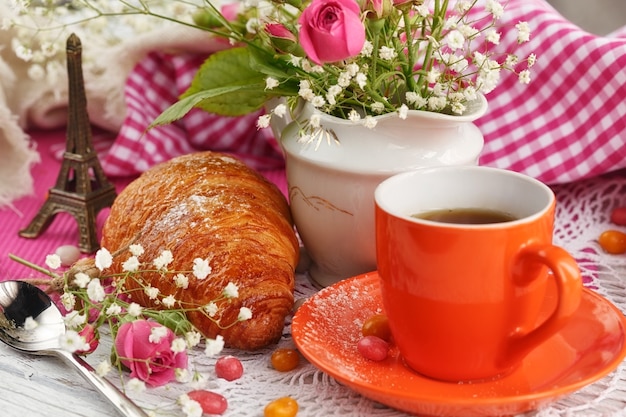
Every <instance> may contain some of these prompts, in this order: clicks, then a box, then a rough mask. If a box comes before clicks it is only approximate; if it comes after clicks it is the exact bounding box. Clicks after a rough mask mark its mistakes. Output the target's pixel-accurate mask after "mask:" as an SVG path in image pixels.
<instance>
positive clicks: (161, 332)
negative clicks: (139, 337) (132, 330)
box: [148, 326, 168, 344]
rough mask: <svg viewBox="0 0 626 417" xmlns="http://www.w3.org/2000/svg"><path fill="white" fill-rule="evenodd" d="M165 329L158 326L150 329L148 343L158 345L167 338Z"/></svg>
mask: <svg viewBox="0 0 626 417" xmlns="http://www.w3.org/2000/svg"><path fill="white" fill-rule="evenodd" d="M167 330H168V329H167V327H165V326H158V327H153V328H151V329H150V336H148V341H149V342H150V343H155V344H158V343H160V342H161V340H162V339H163V338H164V337H165V336H167Z"/></svg>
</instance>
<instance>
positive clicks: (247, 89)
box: [182, 47, 273, 116]
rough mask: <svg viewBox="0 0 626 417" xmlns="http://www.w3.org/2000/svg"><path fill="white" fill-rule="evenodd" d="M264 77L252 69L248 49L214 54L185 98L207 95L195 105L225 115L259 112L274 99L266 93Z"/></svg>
mask: <svg viewBox="0 0 626 417" xmlns="http://www.w3.org/2000/svg"><path fill="white" fill-rule="evenodd" d="M265 78H266V76H265V74H263V73H262V72H259V71H258V70H256V69H253V68H252V67H251V59H250V51H249V48H247V47H240V48H231V49H226V50H223V51H219V52H216V53H214V54H212V55H211V56H210V57H209V58H207V60H206V61H205V62H204V63H203V64H202V66H201V67H200V69H199V70H198V72H197V73H196V76H195V77H194V79H193V81H192V83H191V86H190V87H189V89H188V90H187V91H186V92H185V93H184V94H183V95H182V98H187V97H191V96H194V95H195V94H196V93H200V92H203V93H206V94H207V95H206V96H205V97H204V98H203V99H202V100H199V101H197V102H195V100H193V101H194V104H193V106H194V107H199V108H202V109H204V110H206V111H208V112H211V113H216V114H221V115H223V116H242V115H244V114H248V113H251V112H253V111H256V110H259V109H260V108H262V107H263V104H265V102H266V101H267V100H268V99H269V98H270V97H272V96H273V94H268V93H267V91H265Z"/></svg>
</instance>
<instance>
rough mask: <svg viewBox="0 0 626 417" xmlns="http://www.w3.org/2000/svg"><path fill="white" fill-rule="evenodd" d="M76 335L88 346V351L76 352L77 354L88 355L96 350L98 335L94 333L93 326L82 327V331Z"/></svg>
mask: <svg viewBox="0 0 626 417" xmlns="http://www.w3.org/2000/svg"><path fill="white" fill-rule="evenodd" d="M78 334H79V335H81V336H82V337H83V338H84V339H85V343H87V345H89V349H85V350H77V351H76V353H77V354H79V355H88V354H90V353H92V352H93V351H94V350H96V348H97V347H98V344H99V343H100V341H99V339H98V333H97V332H96V328H95V327H94V326H93V324H86V325H85V327H83V329H82V330H81V331H80V332H78Z"/></svg>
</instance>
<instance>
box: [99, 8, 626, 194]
mask: <svg viewBox="0 0 626 417" xmlns="http://www.w3.org/2000/svg"><path fill="white" fill-rule="evenodd" d="M505 19H507V21H506V22H504V23H505V24H507V25H508V26H510V27H511V28H512V30H508V31H503V37H502V39H501V42H500V47H501V48H502V49H503V50H515V48H516V47H517V40H516V31H515V30H513V27H514V25H515V24H516V23H518V22H519V21H527V22H528V23H529V25H530V27H531V30H532V34H531V41H530V42H529V43H526V44H523V45H522V46H521V48H519V47H517V48H518V52H519V56H520V57H525V56H526V55H528V53H530V52H534V53H536V55H537V56H538V62H537V63H536V64H535V66H534V67H533V69H532V78H533V80H532V82H531V83H530V84H529V85H521V84H519V82H518V81H517V77H516V76H515V75H514V74H509V73H503V74H502V80H501V84H500V85H499V86H498V87H497V88H496V90H494V91H493V92H492V93H490V94H489V95H488V96H487V98H488V100H489V111H488V113H487V114H486V115H485V116H483V117H482V118H481V119H480V120H478V121H477V125H478V126H479V128H480V129H481V131H482V132H483V134H484V136H485V148H484V151H483V154H482V156H481V164H482V165H488V166H495V167H500V168H506V169H511V170H514V171H518V172H523V173H525V174H527V175H530V176H533V177H535V178H538V179H540V180H542V181H544V182H546V183H552V184H554V183H565V182H570V181H575V180H579V179H582V178H587V177H592V176H595V175H599V174H602V173H606V172H609V171H613V170H617V169H620V168H624V167H626V146H624V142H626V71H625V70H624V68H626V28H623V29H622V30H620V31H618V32H615V33H613V34H612V35H611V36H607V37H600V36H595V35H592V34H589V33H587V32H585V31H583V30H581V29H580V28H579V27H577V26H575V25H574V24H572V23H571V22H569V21H568V20H566V19H565V18H564V17H562V16H561V15H560V14H559V13H557V12H556V11H555V10H554V9H553V8H552V7H551V6H550V5H548V4H547V3H546V2H545V1H544V0H510V1H509V2H508V5H507V8H506V13H505ZM204 58H205V57H201V56H197V55H177V56H172V55H167V54H162V53H157V52H155V53H152V54H150V55H149V56H147V57H146V58H145V59H144V60H143V61H141V62H140V63H139V64H138V65H137V67H136V68H135V69H134V71H133V72H132V74H131V75H130V77H129V79H128V82H127V85H126V99H127V103H128V113H127V119H126V121H125V123H124V125H123V127H122V129H121V131H120V132H119V136H118V137H117V139H116V140H115V142H114V144H113V146H112V147H111V148H110V150H109V152H108V153H107V155H106V156H105V158H104V160H103V166H104V169H105V171H106V172H107V174H108V175H113V176H116V175H117V176H124V175H135V174H138V173H141V172H143V171H144V170H146V169H147V168H149V167H150V166H152V165H154V164H156V163H158V162H161V161H164V160H167V159H170V158H172V157H174V156H177V155H180V154H184V153H189V152H193V151H197V150H205V149H212V150H219V151H226V152H232V153H234V154H236V155H237V156H239V157H240V158H242V159H243V160H244V161H245V162H246V163H248V164H249V165H250V166H252V167H253V168H256V169H259V170H276V169H281V168H282V167H283V158H282V153H281V151H280V147H279V145H278V144H277V142H276V140H275V139H274V138H273V137H272V134H271V132H270V131H269V130H267V129H265V130H257V128H256V127H255V123H256V119H257V117H258V114H251V115H248V116H245V117H240V118H227V117H220V116H216V115H213V114H208V113H205V112H202V111H199V110H194V111H192V112H191V113H190V114H189V115H187V116H186V117H185V118H184V119H182V120H181V121H179V122H177V123H175V124H172V125H170V126H165V127H160V128H156V129H152V130H150V131H147V132H146V131H145V128H146V126H148V124H149V123H150V122H151V121H152V120H154V118H155V117H156V116H158V115H159V114H160V113H161V112H162V111H163V110H165V109H166V108H167V107H168V106H169V105H170V104H171V103H173V102H174V101H175V100H176V99H177V97H178V95H179V94H181V93H182V92H183V91H184V90H185V89H186V88H187V86H188V85H189V84H190V82H191V79H192V78H193V75H194V73H195V71H196V69H197V68H198V66H199V64H200V63H201V62H202V61H203V59H204Z"/></svg>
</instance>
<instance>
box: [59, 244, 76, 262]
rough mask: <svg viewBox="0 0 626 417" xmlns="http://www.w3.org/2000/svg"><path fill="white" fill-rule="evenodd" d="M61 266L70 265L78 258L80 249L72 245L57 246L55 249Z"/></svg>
mask: <svg viewBox="0 0 626 417" xmlns="http://www.w3.org/2000/svg"><path fill="white" fill-rule="evenodd" d="M55 253H56V254H57V255H59V258H61V264H62V265H63V266H71V265H73V264H74V262H76V261H77V260H78V259H79V258H80V250H79V249H78V248H77V247H76V246H74V245H63V246H59V247H58V248H57V250H56V251H55Z"/></svg>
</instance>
